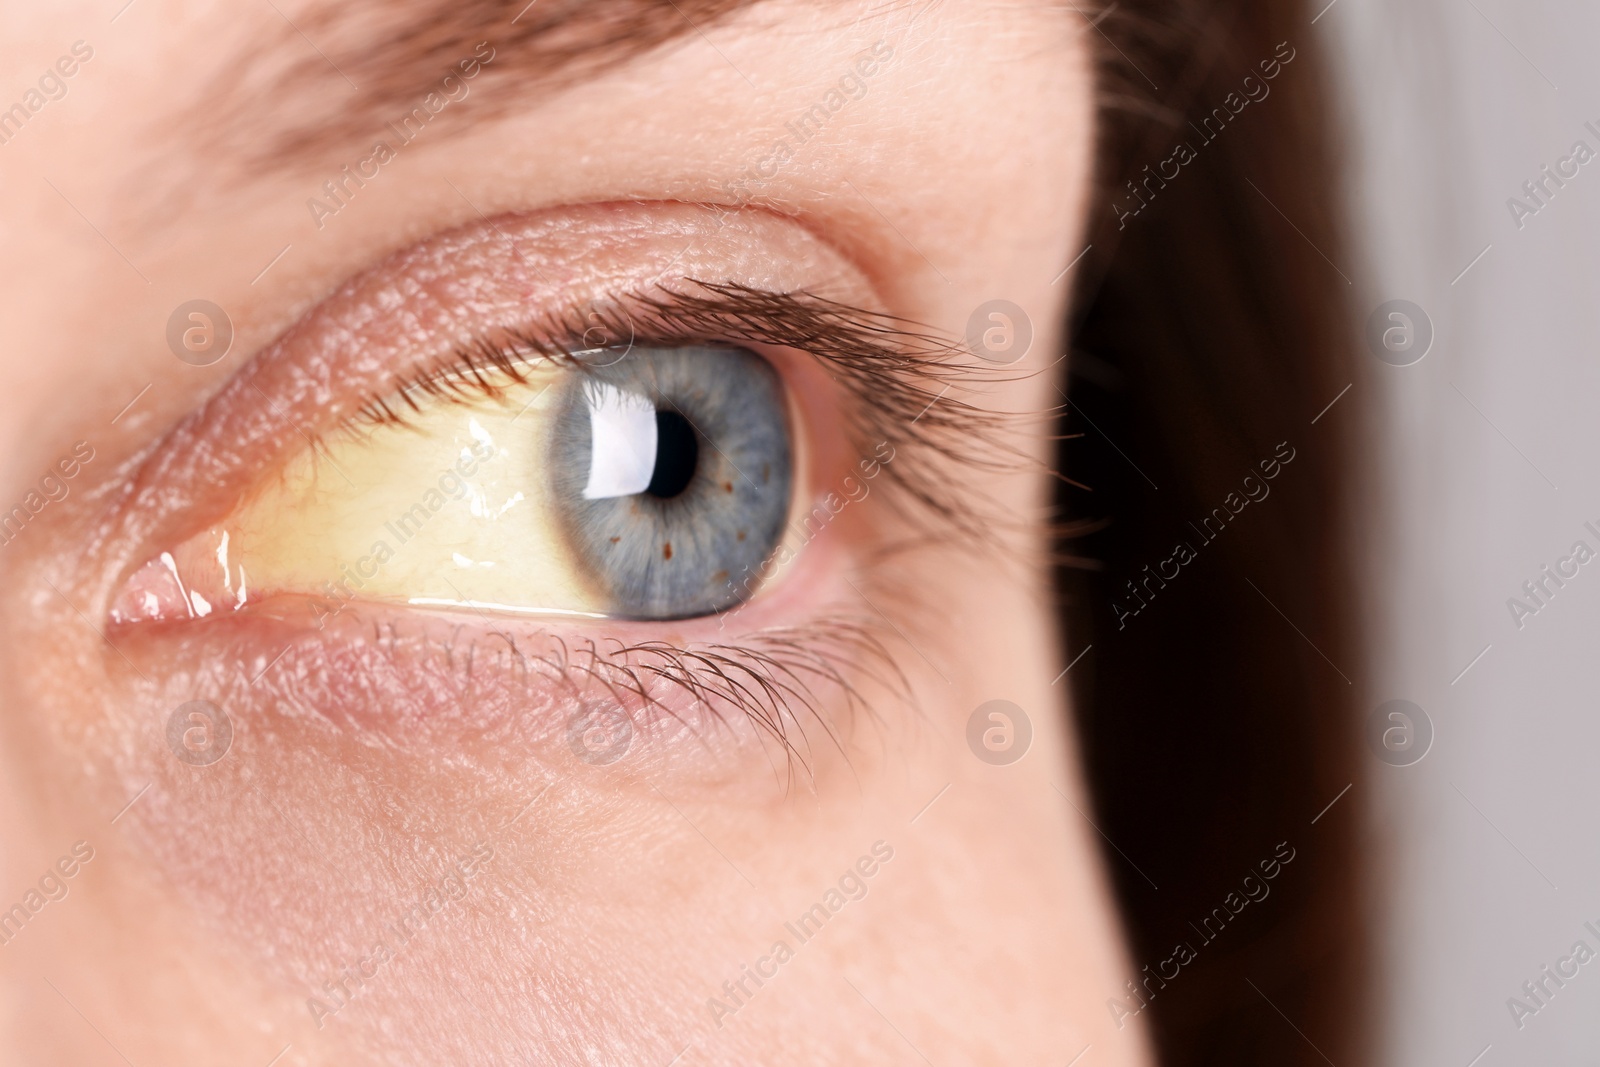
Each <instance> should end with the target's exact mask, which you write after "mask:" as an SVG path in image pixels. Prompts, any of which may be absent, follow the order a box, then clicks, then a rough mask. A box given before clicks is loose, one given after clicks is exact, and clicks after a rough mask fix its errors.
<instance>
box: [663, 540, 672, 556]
mask: <svg viewBox="0 0 1600 1067" xmlns="http://www.w3.org/2000/svg"><path fill="white" fill-rule="evenodd" d="M661 558H662V559H671V558H672V542H671V541H663V542H662V543H661Z"/></svg>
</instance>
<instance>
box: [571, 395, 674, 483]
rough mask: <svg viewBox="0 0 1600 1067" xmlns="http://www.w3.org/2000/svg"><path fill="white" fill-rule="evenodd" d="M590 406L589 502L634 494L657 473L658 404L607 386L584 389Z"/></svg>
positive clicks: (585, 397) (644, 397)
mask: <svg viewBox="0 0 1600 1067" xmlns="http://www.w3.org/2000/svg"><path fill="white" fill-rule="evenodd" d="M584 399H586V400H587V401H588V402H589V445H590V447H589V484H587V485H585V486H584V487H583V498H584V499H585V500H604V499H607V498H609V497H617V496H633V495H634V494H635V493H642V492H644V491H645V489H647V488H649V486H650V476H651V475H652V474H653V473H655V469H656V406H655V404H654V403H652V402H651V400H650V398H649V397H647V396H642V395H640V394H639V393H624V392H623V391H622V390H621V389H618V388H617V387H616V386H614V385H608V384H606V383H605V382H588V383H585V385H584Z"/></svg>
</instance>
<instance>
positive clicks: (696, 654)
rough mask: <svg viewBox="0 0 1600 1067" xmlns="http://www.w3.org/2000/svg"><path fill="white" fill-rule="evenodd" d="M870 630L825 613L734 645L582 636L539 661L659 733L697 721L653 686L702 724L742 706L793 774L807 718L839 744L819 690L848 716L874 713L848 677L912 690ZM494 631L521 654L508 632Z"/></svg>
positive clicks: (802, 766)
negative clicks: (606, 696) (838, 700)
mask: <svg viewBox="0 0 1600 1067" xmlns="http://www.w3.org/2000/svg"><path fill="white" fill-rule="evenodd" d="M876 630H877V627H876V626H875V625H873V624H872V623H870V622H864V621H861V620H854V619H846V618H824V619H819V620H814V621H812V622H810V623H807V624H805V625H803V626H797V627H780V628H772V629H768V630H763V631H758V632H757V633H754V634H751V635H749V636H748V637H747V638H746V639H745V641H744V643H743V644H738V645H734V644H702V645H693V646H687V647H680V646H677V645H673V644H671V643H669V642H665V641H644V642H635V643H624V642H620V641H616V642H611V647H610V648H608V649H605V650H602V647H601V645H600V644H599V643H597V642H595V641H593V640H592V639H586V640H584V641H583V642H581V643H579V644H578V646H577V647H576V648H573V647H571V646H569V645H567V644H566V643H565V642H559V648H560V651H559V653H558V654H557V655H556V656H553V657H541V658H540V659H539V662H540V663H541V665H542V666H543V667H547V668H550V669H552V670H554V671H556V672H557V674H558V676H561V677H563V678H564V679H565V680H567V681H569V682H570V681H571V680H572V678H573V677H574V676H575V675H576V676H582V677H583V678H586V679H589V680H591V681H593V682H595V683H597V684H599V685H601V686H603V687H604V688H605V689H607V690H608V691H609V692H610V693H611V695H612V696H613V697H614V698H616V700H617V703H618V705H619V706H622V707H627V706H629V705H632V708H633V714H635V715H636V716H638V717H639V718H640V719H642V722H641V724H640V725H641V727H642V728H643V729H644V730H646V731H656V730H657V729H658V728H659V727H660V726H661V725H662V724H663V723H664V721H665V720H666V719H671V720H673V722H675V723H676V724H678V725H679V726H681V727H684V728H687V729H690V730H693V729H696V728H697V724H696V723H692V722H690V721H689V719H688V717H686V716H685V714H684V709H683V708H681V707H675V706H674V705H673V704H672V702H671V701H668V700H663V699H662V698H661V694H660V692H659V690H658V688H657V685H658V684H659V685H665V686H667V687H669V688H670V689H671V690H674V691H676V692H680V693H682V694H684V695H686V696H688V697H690V698H691V699H692V700H693V702H694V708H695V709H696V710H697V711H699V712H700V713H701V718H702V722H712V723H717V724H721V725H726V724H727V716H728V715H729V714H730V713H737V714H741V715H743V716H745V717H746V718H747V719H748V721H750V722H751V723H752V724H753V725H755V726H756V727H757V728H758V729H759V730H760V731H761V732H762V733H764V734H765V735H766V736H767V737H768V738H769V739H770V740H772V741H773V742H776V743H777V744H778V745H779V746H780V747H781V748H782V750H783V752H784V754H785V757H786V759H787V762H788V769H789V771H790V773H791V775H792V774H793V772H794V771H795V770H796V769H799V770H800V771H802V772H805V773H806V774H809V773H810V772H811V766H810V764H809V762H808V752H809V751H810V741H809V737H808V735H807V733H806V725H805V724H806V721H807V720H810V721H811V722H812V723H813V724H814V725H815V726H816V727H817V728H820V729H821V730H822V731H823V733H824V734H825V736H826V738H827V740H828V741H829V742H830V743H831V744H832V745H833V746H834V747H835V748H836V749H837V750H838V751H839V752H840V753H841V754H843V753H844V752H845V748H844V744H843V741H842V739H841V738H840V736H839V734H838V733H837V730H836V727H835V725H834V723H833V722H831V721H830V717H829V716H828V715H826V714H824V712H823V711H822V709H821V707H820V706H819V700H820V693H821V691H823V690H828V691H832V692H835V693H837V694H839V695H840V696H842V698H843V701H844V707H843V708H842V709H841V711H842V712H843V713H844V714H845V715H846V716H853V715H854V714H855V713H858V712H866V713H868V714H872V706H871V704H870V703H869V702H867V701H866V700H865V699H864V698H863V696H862V693H861V690H860V687H859V684H858V683H857V682H856V681H855V680H854V677H865V678H866V679H869V680H870V681H871V682H873V683H874V684H875V685H876V686H877V687H879V688H883V689H886V690H888V691H889V692H891V693H893V694H894V695H895V696H897V697H900V698H901V699H907V698H908V696H909V685H908V683H907V681H906V679H905V677H904V675H903V674H901V672H900V670H899V668H898V667H897V666H896V665H895V663H894V660H893V658H892V657H891V656H890V654H889V652H888V650H887V648H886V647H885V646H884V644H883V642H882V641H881V640H880V639H879V638H878V636H877V634H876ZM501 636H503V637H504V638H505V639H506V642H507V645H508V647H509V648H510V649H511V650H512V651H513V652H514V653H516V654H517V655H518V656H519V657H520V658H522V659H523V660H524V661H527V659H528V657H526V656H523V655H522V653H521V651H520V650H519V649H518V648H517V645H516V642H515V639H514V638H511V637H510V635H501ZM558 640H559V639H558Z"/></svg>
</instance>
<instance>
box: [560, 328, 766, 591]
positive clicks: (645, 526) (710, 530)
mask: <svg viewBox="0 0 1600 1067" xmlns="http://www.w3.org/2000/svg"><path fill="white" fill-rule="evenodd" d="M578 359H579V361H580V363H581V366H580V368H579V369H578V371H577V372H576V373H574V374H572V375H569V376H568V377H567V379H566V381H565V382H564V383H563V385H562V386H561V388H562V390H563V395H562V397H561V399H560V401H559V402H558V404H557V413H556V420H555V429H554V431H553V435H554V439H553V442H552V449H551V461H552V462H551V477H552V480H553V482H554V499H555V510H556V513H557V517H558V521H559V522H560V524H561V527H562V530H563V533H564V535H565V537H566V539H567V542H568V544H569V545H570V546H571V548H572V550H573V552H574V554H575V555H576V556H577V558H578V560H579V562H580V564H582V565H583V567H584V570H585V572H586V574H587V576H588V577H589V578H590V580H591V581H593V582H595V583H596V584H597V585H599V586H600V587H601V589H603V590H604V591H605V593H606V594H607V597H608V599H609V601H610V612H611V613H612V614H615V615H618V616H626V617H632V618H642V619H676V618H687V617H690V616H695V615H707V614H711V613H713V612H717V611H722V610H725V609H727V608H730V607H732V606H734V605H735V604H737V603H738V602H739V601H741V600H742V599H744V598H745V597H746V596H747V595H748V593H749V589H750V587H751V585H752V584H753V583H752V582H751V581H750V576H751V575H754V574H755V573H757V572H758V571H759V570H760V568H761V566H762V564H763V563H764V562H765V561H766V560H767V559H768V558H769V557H771V555H772V554H773V552H774V551H775V550H776V548H777V547H778V543H779V541H780V540H781V538H782V536H783V528H784V524H785V522H786V521H787V520H788V516H789V500H790V495H791V484H792V479H793V458H792V447H791V442H790V436H789V433H790V430H789V418H788V408H787V404H786V402H785V396H784V390H783V383H782V381H781V380H780V379H779V377H778V373H777V371H775V370H774V369H773V367H772V365H771V364H770V363H768V362H767V361H766V360H764V359H762V358H761V357H760V356H758V355H756V354H755V353H753V352H750V351H747V350H745V349H741V348H713V347H709V346H691V347H682V348H641V347H634V348H631V349H629V350H628V352H627V353H626V354H625V355H623V356H621V358H617V356H616V353H614V352H609V351H602V352H594V353H581V354H579V356H578Z"/></svg>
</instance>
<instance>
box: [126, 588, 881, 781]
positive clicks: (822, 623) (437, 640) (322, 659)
mask: <svg viewBox="0 0 1600 1067" xmlns="http://www.w3.org/2000/svg"><path fill="white" fill-rule="evenodd" d="M311 619H312V612H311V610H310V607H309V603H308V602H306V601H305V600H304V599H303V598H301V597H298V596H281V597H276V598H273V599H270V600H267V601H263V602H261V603H259V604H256V605H252V606H251V607H249V608H247V609H245V610H244V611H241V612H240V613H238V614H237V615H233V616H227V617H222V618H212V619H203V620H179V621H172V622H162V623H135V624H131V625H129V626H127V627H126V628H125V629H124V632H122V633H119V634H117V635H116V637H115V640H116V641H117V644H118V645H119V646H120V647H121V648H122V649H123V650H124V651H125V652H126V653H128V654H131V655H132V657H133V660H132V661H133V662H137V661H138V659H139V658H140V657H141V654H142V653H141V646H143V645H144V643H145V642H147V641H153V642H159V643H160V647H161V648H162V649H163V655H164V656H167V657H169V658H171V659H173V660H174V661H176V662H188V663H192V664H195V670H194V672H192V673H187V674H185V673H184V672H177V673H175V674H173V675H171V676H169V677H166V678H164V680H163V681H164V684H165V686H166V687H167V688H169V689H170V691H169V692H163V693H160V694H157V702H158V703H160V702H163V701H164V702H166V703H170V704H172V705H173V706H177V704H180V703H182V702H184V701H187V700H191V699H195V698H197V697H200V698H204V699H207V700H209V701H212V702H213V703H216V704H218V705H219V706H222V707H223V708H229V707H233V708H246V707H259V708H262V709H263V710H268V709H270V714H271V715H273V716H276V717H278V718H280V719H283V720H298V721H300V722H302V723H306V722H311V723H315V722H318V721H320V722H322V723H324V724H326V725H331V726H332V727H333V728H334V729H335V730H337V731H338V732H340V733H344V734H346V735H347V736H348V737H349V738H350V739H351V740H353V741H355V742H356V743H358V744H363V745H379V746H382V747H385V748H390V749H395V750H400V751H406V750H410V751H412V752H414V753H415V754H416V755H418V756H419V757H422V758H426V759H428V760H430V761H435V760H438V759H441V758H442V759H446V760H447V761H448V760H453V759H458V758H466V759H468V760H477V761H479V762H482V761H493V760H495V759H498V756H497V753H499V752H501V751H505V750H503V749H502V748H501V745H502V744H503V743H506V742H511V743H512V748H513V749H516V750H520V749H522V748H523V747H529V748H530V749H531V750H532V751H535V752H539V753H541V757H540V758H543V759H547V760H559V759H570V758H572V757H571V753H570V752H564V751H563V749H562V746H564V745H566V744H567V737H566V732H567V729H568V727H569V726H570V725H571V723H572V721H574V720H575V719H576V718H577V717H578V716H580V715H583V714H588V713H591V712H594V711H596V710H598V711H602V712H608V713H609V712H613V711H615V710H620V711H621V712H622V713H623V714H625V715H626V716H627V718H628V720H629V723H630V724H631V728H632V730H633V731H634V733H635V735H638V736H641V737H643V738H646V739H655V740H660V741H663V742H671V741H672V740H674V738H675V736H676V735H680V734H687V735H688V738H689V739H690V740H692V741H694V742H696V743H698V744H700V745H702V746H708V747H709V744H710V742H711V741H712V740H713V737H712V734H713V733H714V732H716V731H718V730H720V729H724V728H730V729H734V730H737V729H739V727H740V724H741V723H743V724H746V725H747V726H748V727H750V728H751V729H752V730H753V731H754V735H755V736H756V737H758V738H764V739H765V741H766V743H770V744H775V745H776V746H777V747H778V748H780V749H781V750H782V752H783V754H784V762H785V764H786V767H787V774H788V776H789V781H790V784H792V783H793V781H794V779H795V778H796V777H797V776H799V777H808V776H810V775H811V774H812V772H813V770H814V755H815V753H816V752H817V749H816V747H815V745H816V744H826V745H829V746H831V747H833V748H835V749H837V750H839V751H841V752H842V751H844V737H843V733H842V731H843V730H845V729H846V728H847V727H848V725H849V724H850V723H851V722H853V720H854V719H855V717H856V716H858V715H860V714H866V715H867V716H868V717H869V718H872V719H876V718H877V715H878V713H877V710H876V709H875V707H874V705H873V703H872V701H871V700H869V698H868V696H867V691H868V690H870V691H871V692H880V691H881V692H884V693H886V694H887V695H888V696H889V698H890V699H892V700H896V701H897V702H904V703H909V699H908V698H909V686H908V684H907V681H906V679H905V677H904V676H903V675H902V674H901V672H900V671H899V669H898V667H897V666H896V664H895V662H894V659H893V657H892V655H891V653H890V652H889V651H888V648H887V646H886V644H885V641H886V639H887V638H888V634H887V633H886V632H885V631H886V629H887V628H886V627H885V624H884V623H883V622H882V621H881V620H872V619H870V618H865V617H862V618H854V617H847V616H842V615H835V616H827V617H822V618H818V619H815V620H812V621H810V622H807V623H805V624H802V625H797V626H783V627H772V628H768V629H764V630H757V631H753V632H751V633H748V634H744V635H741V636H740V637H739V638H738V639H737V641H729V642H719V641H705V642H686V643H684V644H681V645H678V644H674V643H672V642H669V641H661V640H642V641H626V640H620V639H598V640H597V639H595V638H591V637H577V638H569V637H563V636H562V635H560V634H559V633H557V632H556V631H553V630H528V631H521V632H518V633H515V634H514V633H512V632H511V629H510V628H490V627H484V626H477V627H474V626H473V625H472V624H470V623H466V622H462V621H460V620H459V619H446V618H443V617H439V616H431V617H430V616H416V615H399V616H397V615H396V614H394V613H393V612H392V611H385V610H383V609H381V608H378V607H376V606H373V605H360V606H356V605H352V606H351V607H350V608H349V609H348V610H347V611H346V612H344V613H342V614H341V615H339V616H336V617H333V618H332V619H331V620H329V621H328V623H327V627H326V629H323V630H320V631H319V630H318V629H317V628H316V626H315V625H313V624H312V622H311ZM191 641H192V642H194V644H193V645H191V646H189V647H187V648H185V647H184V645H185V643H186V642H191ZM817 730H820V731H821V735H820V736H814V734H815V731H817ZM269 732H275V731H272V730H269ZM523 742H531V744H530V745H527V746H524V744H522V743H523ZM480 746H487V747H486V748H481V749H480ZM763 747H765V745H764V746H763ZM648 754H649V755H651V756H654V755H656V754H657V751H651V752H649V753H648Z"/></svg>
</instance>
